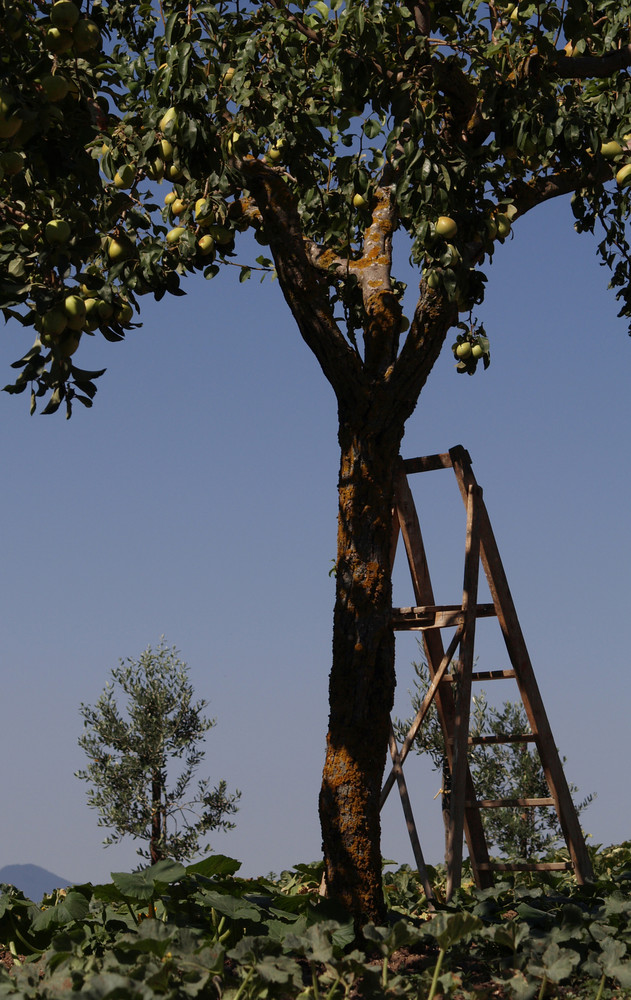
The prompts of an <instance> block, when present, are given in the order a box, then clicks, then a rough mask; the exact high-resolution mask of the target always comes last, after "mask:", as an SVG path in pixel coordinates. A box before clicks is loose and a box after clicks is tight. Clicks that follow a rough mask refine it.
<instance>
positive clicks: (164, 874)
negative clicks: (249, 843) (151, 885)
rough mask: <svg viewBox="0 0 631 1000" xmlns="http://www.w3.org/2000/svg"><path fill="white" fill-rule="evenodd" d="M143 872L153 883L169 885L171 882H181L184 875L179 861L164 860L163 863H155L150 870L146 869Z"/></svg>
mask: <svg viewBox="0 0 631 1000" xmlns="http://www.w3.org/2000/svg"><path fill="white" fill-rule="evenodd" d="M145 872H146V874H147V875H148V876H149V878H151V879H152V880H153V881H154V882H155V883H160V884H161V885H171V884H172V883H173V882H181V880H182V879H183V878H184V876H185V875H186V868H185V867H184V865H181V864H180V863H179V861H170V860H169V859H168V858H165V859H164V861H157V862H156V863H155V865H152V866H151V868H146V869H145Z"/></svg>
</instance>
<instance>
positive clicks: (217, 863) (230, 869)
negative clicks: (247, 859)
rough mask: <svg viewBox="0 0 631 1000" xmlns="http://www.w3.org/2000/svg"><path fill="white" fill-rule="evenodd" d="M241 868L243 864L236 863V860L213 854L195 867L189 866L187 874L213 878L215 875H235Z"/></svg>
mask: <svg viewBox="0 0 631 1000" xmlns="http://www.w3.org/2000/svg"><path fill="white" fill-rule="evenodd" d="M240 867H241V862H240V861H235V860H234V858H227V857H226V856H225V854H212V855H211V856H210V857H209V858H204V860H203V861H198V862H197V863H196V864H194V865H187V866H186V874H187V875H203V876H205V877H206V878H212V877H213V875H234V874H235V873H236V872H238V871H239V868H240Z"/></svg>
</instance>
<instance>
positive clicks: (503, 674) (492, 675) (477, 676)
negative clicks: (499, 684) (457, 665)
mask: <svg viewBox="0 0 631 1000" xmlns="http://www.w3.org/2000/svg"><path fill="white" fill-rule="evenodd" d="M509 677H517V674H516V673H515V671H514V670H476V672H475V673H474V674H471V680H472V681H503V680H505V679H506V678H509Z"/></svg>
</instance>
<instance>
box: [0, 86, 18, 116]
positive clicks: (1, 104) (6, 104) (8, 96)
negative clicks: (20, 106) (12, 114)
mask: <svg viewBox="0 0 631 1000" xmlns="http://www.w3.org/2000/svg"><path fill="white" fill-rule="evenodd" d="M14 104H15V97H14V96H13V94H12V93H11V92H10V91H8V90H0V115H2V117H3V118H6V116H7V115H8V114H9V111H10V110H11V108H12V107H13V105H14Z"/></svg>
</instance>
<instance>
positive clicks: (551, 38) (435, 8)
mask: <svg viewBox="0 0 631 1000" xmlns="http://www.w3.org/2000/svg"><path fill="white" fill-rule="evenodd" d="M4 7H5V11H4V15H3V17H2V24H1V26H0V32H1V33H2V35H1V37H2V47H3V51H4V52H5V53H10V58H6V57H5V59H4V64H3V73H2V84H1V86H2V92H1V94H0V97H1V101H0V143H1V146H2V153H1V159H0V169H1V172H2V174H3V179H2V182H1V183H2V199H1V201H0V227H1V228H0V241H1V247H0V302H1V304H2V308H3V312H4V315H5V318H10V317H19V318H20V321H21V322H22V323H24V324H25V325H27V326H34V327H35V330H36V332H37V334H38V339H37V341H36V343H35V347H34V348H33V349H32V350H31V351H30V352H29V353H28V354H27V355H26V360H25V361H24V363H23V364H22V366H21V368H20V372H19V375H18V380H17V385H16V386H15V388H17V389H19V390H24V389H25V388H26V387H27V386H29V387H32V388H33V389H34V390H35V396H38V395H41V396H43V397H47V398H48V410H50V409H53V408H55V407H56V406H57V405H58V404H59V403H60V402H61V400H62V398H64V397H65V399H66V402H67V404H68V405H70V404H71V401H72V398H73V396H78V398H80V399H81V400H82V401H83V402H84V403H88V402H89V401H90V400H91V398H92V396H93V392H94V384H93V378H91V377H90V376H89V375H87V374H86V373H85V372H83V371H82V370H81V369H79V368H77V367H75V366H74V362H73V360H72V359H73V358H74V351H75V350H76V347H77V344H78V340H79V337H80V335H81V334H82V333H96V332H97V331H100V332H101V333H102V334H103V335H105V336H106V337H107V338H109V339H112V340H116V339H119V338H121V337H123V336H124V334H125V332H126V331H128V330H130V329H131V327H132V325H133V319H134V315H133V313H134V312H135V310H136V308H137V307H138V305H139V301H138V300H139V298H140V297H141V296H142V295H145V294H148V293H153V294H154V295H156V296H157V297H160V296H162V295H163V294H165V292H171V293H173V294H178V293H179V292H180V291H181V284H182V278H183V277H184V276H185V275H186V274H187V273H190V272H192V271H195V270H200V271H202V272H203V273H204V274H205V276H206V277H207V278H211V277H214V276H215V275H216V274H218V273H219V271H220V270H221V269H222V267H225V266H233V265H234V264H235V263H237V264H238V266H240V267H242V272H241V274H242V276H243V278H244V279H245V278H246V277H248V276H249V275H250V274H251V268H252V267H258V268H263V269H267V268H269V269H272V268H273V267H275V268H276V269H277V270H278V271H279V276H282V277H283V278H284V280H283V281H282V284H283V290H284V292H285V295H286V297H287V295H288V284H289V283H292V282H291V278H292V276H293V277H294V278H295V277H296V276H297V275H298V274H300V277H301V280H300V282H298V284H299V287H300V288H301V290H303V291H306V290H307V289H306V288H304V285H305V282H306V281H311V282H312V283H313V285H314V288H312V289H310V294H311V295H312V297H311V298H310V299H307V296H304V295H303V296H302V303H301V302H300V297H299V296H298V295H296V294H293V295H291V300H290V305H291V307H292V309H293V311H294V315H295V316H296V318H297V320H298V322H299V325H300V326H301V332H302V333H303V336H305V337H306V339H307V340H308V342H309V345H310V346H311V347H312V349H314V351H315V352H316V354H317V356H318V360H319V361H320V363H321V365H322V366H323V368H324V370H325V373H326V375H327V377H328V378H329V379H330V380H332V381H334V382H339V380H340V378H341V377H342V375H341V373H342V372H346V373H347V375H348V374H352V375H353V376H359V374H360V372H364V373H368V372H369V371H370V369H375V370H376V371H385V370H387V369H388V368H389V367H390V366H392V372H391V375H390V379H389V382H390V383H391V384H392V385H393V386H394V390H393V391H394V392H395V395H396V397H397V398H400V397H401V396H402V395H403V394H404V393H405V392H406V389H407V388H408V387H407V381H408V380H409V378H410V377H411V376H410V365H409V362H410V361H411V360H412V357H413V356H414V355H415V353H417V352H418V351H419V348H421V349H422V346H423V341H424V340H426V339H427V336H428V333H427V329H426V327H427V325H428V324H429V323H431V318H432V314H433V312H435V311H436V308H437V307H436V304H435V302H433V300H442V299H443V298H446V299H447V300H448V301H449V302H450V303H452V304H453V306H454V308H453V310H452V311H451V312H450V320H452V321H455V318H456V316H455V312H456V309H457V310H460V311H461V312H463V313H464V314H465V316H466V317H467V322H465V323H464V324H463V327H462V329H461V332H460V335H461V339H466V340H468V341H469V342H470V344H471V346H473V347H475V346H476V343H477V344H478V347H479V348H480V349H479V350H478V351H476V354H478V355H479V357H480V360H483V361H488V357H489V348H488V344H487V342H486V340H485V339H480V338H478V339H476V335H477V328H476V326H475V322H474V321H473V325H472V321H471V319H470V318H469V311H470V309H471V308H472V307H474V306H475V305H476V304H477V303H479V302H480V301H481V300H482V297H483V293H484V281H485V280H486V276H485V274H484V272H483V267H484V265H485V263H488V261H489V260H490V259H491V258H492V255H493V253H494V252H495V251H496V249H497V245H498V243H497V241H498V240H499V241H500V242H501V241H503V239H505V238H507V236H508V234H509V231H510V228H511V226H512V225H514V224H515V222H516V220H517V219H518V217H519V216H520V215H522V214H523V213H524V212H526V211H528V210H530V209H531V208H533V207H534V206H535V205H538V204H540V203H541V202H543V201H545V200H547V199H549V198H552V197H555V196H558V195H560V194H566V193H572V195H573V208H574V213H575V216H576V220H577V221H576V227H577V228H578V229H589V230H592V229H594V227H595V226H596V225H597V224H599V235H600V236H601V237H602V242H601V245H600V252H601V255H602V257H603V259H604V260H605V261H606V262H607V263H608V264H609V265H610V266H611V267H612V270H613V274H612V281H613V284H614V285H615V286H616V288H617V292H618V295H619V296H620V298H621V306H622V312H623V313H624V314H625V315H628V314H629V313H630V312H631V298H630V296H631V292H629V287H630V283H629V281H628V243H627V241H626V238H625V235H624V220H625V217H626V213H627V207H628V193H627V187H626V185H627V183H628V182H629V181H630V180H631V166H629V163H631V153H629V152H628V148H627V146H628V140H627V138H626V135H627V130H628V129H629V128H631V125H630V121H631V110H630V108H629V95H628V77H627V72H626V67H627V65H628V64H629V61H630V59H631V55H630V51H629V29H628V11H627V8H626V5H624V4H623V5H620V4H617V3H608V2H600V3H596V4H587V3H584V2H583V0H580V2H572V3H569V4H567V5H562V4H558V3H556V2H547V3H539V4H535V3H530V4H524V3H520V4H519V5H512V6H511V5H508V6H506V5H499V4H494V3H491V4H487V3H482V2H467V3H462V4H461V3H456V2H442V3H440V4H432V3H417V4H410V5H409V6H406V5H402V4H392V3H384V2H351V3H335V2H334V3H333V4H332V5H331V7H329V6H327V5H326V4H325V3H323V2H318V3H314V4H311V5H307V4H285V3H282V2H281V0H275V2H268V3H261V4H256V5H252V6H249V5H239V4H238V3H220V4H217V5H213V4H203V3H194V4H188V3H183V2H168V3H167V2H165V3H162V4H160V6H159V7H158V6H157V5H154V4H150V3H125V4H122V3H109V4H108V3H98V2H97V3H92V4H89V5H87V10H86V11H81V13H80V14H79V12H78V5H77V7H75V5H74V4H72V3H70V0H61V2H58V3H56V4H50V3H45V2H41V3H36V2H27V0H21V2H20V3H18V4H15V3H11V4H8V3H6V2H5V4H4ZM88 14H89V17H88V16H87V15H88ZM57 25H59V26H60V27H58V26H57ZM627 167H629V169H628V170H627ZM616 175H617V176H618V180H619V182H618V183H616V181H615V177H616ZM162 179H166V180H168V181H170V182H171V183H172V185H173V189H172V194H171V193H169V194H168V195H167V201H168V202H169V203H168V204H166V205H163V206H160V205H159V204H158V200H159V199H157V198H156V184H155V182H156V181H158V180H162ZM444 220H453V224H454V225H452V224H451V223H450V222H447V221H444ZM244 229H253V230H254V231H255V233H256V237H257V239H258V241H259V242H260V243H262V244H263V245H264V246H265V245H267V244H270V245H271V247H272V251H273V252H272V257H271V258H270V257H268V256H267V255H266V254H263V253H262V254H261V255H259V256H258V258H257V259H256V260H250V259H241V258H240V257H236V256H235V249H236V247H235V239H236V237H237V235H238V233H239V232H240V231H242V230H244ZM395 230H400V231H401V232H402V233H403V232H404V233H406V234H407V236H408V238H409V239H408V242H407V244H406V249H409V251H410V253H411V256H412V258H413V260H414V261H415V262H416V263H417V264H418V265H419V268H420V269H422V270H423V273H424V276H425V279H426V284H427V286H428V287H427V288H426V289H425V294H424V296H423V308H422V309H417V310H416V311H415V316H414V317H413V319H412V325H411V328H410V330H409V332H408V334H407V336H406V337H405V339H404V341H403V344H402V346H401V347H400V348H399V336H400V333H401V332H402V329H404V328H405V327H406V326H407V320H404V321H402V318H401V315H400V308H399V298H400V294H401V291H402V289H401V286H400V284H399V283H398V282H397V280H396V277H395V276H394V275H393V274H392V273H391V268H390V265H391V253H390V243H391V240H392V236H393V233H394V231H395ZM279 233H280V234H282V236H283V240H282V242H283V246H282V250H281V248H280V247H279V236H278V234H279ZM288 235H291V237H292V238H291V239H286V238H285V236H288ZM312 293H316V294H315V295H313V294H312ZM69 296H75V297H76V298H77V299H78V300H80V301H78V302H77V301H74V300H73V301H71V302H70V303H68V301H67V300H68V297H69ZM95 303H96V305H95ZM307 303H308V304H309V307H311V306H314V307H315V306H316V305H317V306H318V309H317V310H316V309H314V310H313V312H317V311H320V310H321V311H322V316H321V318H320V323H319V325H318V324H316V323H314V316H313V314H311V315H310V316H309V317H307V316H305V315H304V313H305V310H306V308H307ZM310 311H311V310H310ZM384 311H385V312H384ZM371 317H372V319H371ZM377 317H378V318H379V319H380V320H381V319H382V318H384V317H387V318H388V322H389V323H390V325H391V326H392V327H393V328H394V333H391V335H390V336H389V337H388V338H386V339H387V345H380V339H383V338H380V336H379V335H378V334H377V333H376V332H373V335H372V336H371V334H370V329H371V322H373V320H375V319H376V318H377ZM373 325H375V324H374V323H373ZM377 325H382V324H381V323H379V324H377ZM314 326H315V329H314ZM470 331H472V332H473V337H472V336H471V333H470ZM361 338H363V350H362V348H361V344H360V343H358V339H360V340H361ZM426 346H427V345H425V353H427V351H426ZM431 353H432V354H433V353H434V352H431ZM362 354H363V357H362ZM462 355H463V358H462V360H461V362H460V364H461V370H463V371H465V370H466V371H469V372H471V371H473V369H474V368H475V364H476V363H477V358H475V357H471V355H470V354H467V353H466V348H465V349H464V350H463V352H462ZM79 357H80V353H79ZM425 376H426V373H425ZM344 381H345V383H346V382H348V378H345V379H344ZM414 389H416V386H414ZM51 394H52V395H51ZM33 403H34V401H33ZM409 405H411V404H408V406H409Z"/></svg>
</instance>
